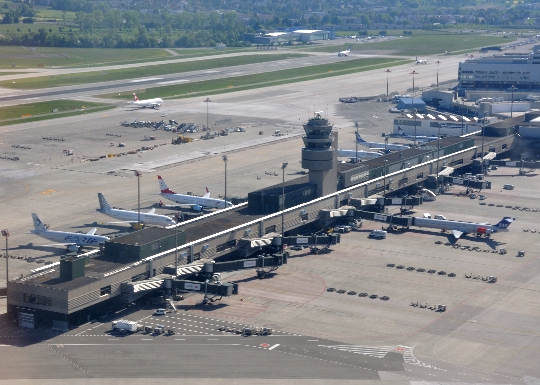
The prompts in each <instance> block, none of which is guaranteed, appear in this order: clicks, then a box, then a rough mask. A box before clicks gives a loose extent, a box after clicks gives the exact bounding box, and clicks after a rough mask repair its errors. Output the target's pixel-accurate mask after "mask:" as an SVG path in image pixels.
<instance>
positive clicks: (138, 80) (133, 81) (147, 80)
mask: <svg viewBox="0 0 540 385" xmlns="http://www.w3.org/2000/svg"><path fill="white" fill-rule="evenodd" d="M161 79H163V78H145V79H135V80H130V81H129V82H130V83H140V82H150V81H152V80H161Z"/></svg>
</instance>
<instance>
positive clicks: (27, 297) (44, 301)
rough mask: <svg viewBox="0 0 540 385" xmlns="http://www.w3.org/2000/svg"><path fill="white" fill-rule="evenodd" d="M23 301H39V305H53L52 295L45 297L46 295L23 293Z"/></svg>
mask: <svg viewBox="0 0 540 385" xmlns="http://www.w3.org/2000/svg"><path fill="white" fill-rule="evenodd" d="M23 301H24V302H28V303H37V304H38V305H45V306H52V297H45V296H44V295H35V294H29V293H23Z"/></svg>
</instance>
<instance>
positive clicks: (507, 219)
mask: <svg viewBox="0 0 540 385" xmlns="http://www.w3.org/2000/svg"><path fill="white" fill-rule="evenodd" d="M515 219H516V218H512V217H504V218H503V219H501V221H500V222H499V223H497V224H496V225H495V226H493V227H497V228H498V229H499V231H501V230H507V229H508V226H510V225H511V224H512V222H514V220H515Z"/></svg>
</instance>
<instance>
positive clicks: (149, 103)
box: [132, 93, 163, 108]
mask: <svg viewBox="0 0 540 385" xmlns="http://www.w3.org/2000/svg"><path fill="white" fill-rule="evenodd" d="M162 103H163V100H162V99H161V98H154V99H145V100H139V98H138V97H137V94H135V93H133V103H132V104H134V105H135V106H137V107H142V108H146V107H152V108H157V107H159V106H161V104H162Z"/></svg>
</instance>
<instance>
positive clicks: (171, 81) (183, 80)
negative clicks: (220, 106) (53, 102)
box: [156, 79, 190, 315]
mask: <svg viewBox="0 0 540 385" xmlns="http://www.w3.org/2000/svg"><path fill="white" fill-rule="evenodd" d="M186 82H189V80H188V79H178V80H169V81H168V82H159V83H156V84H160V85H164V84H176V83H186ZM188 315H190V314H188Z"/></svg>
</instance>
